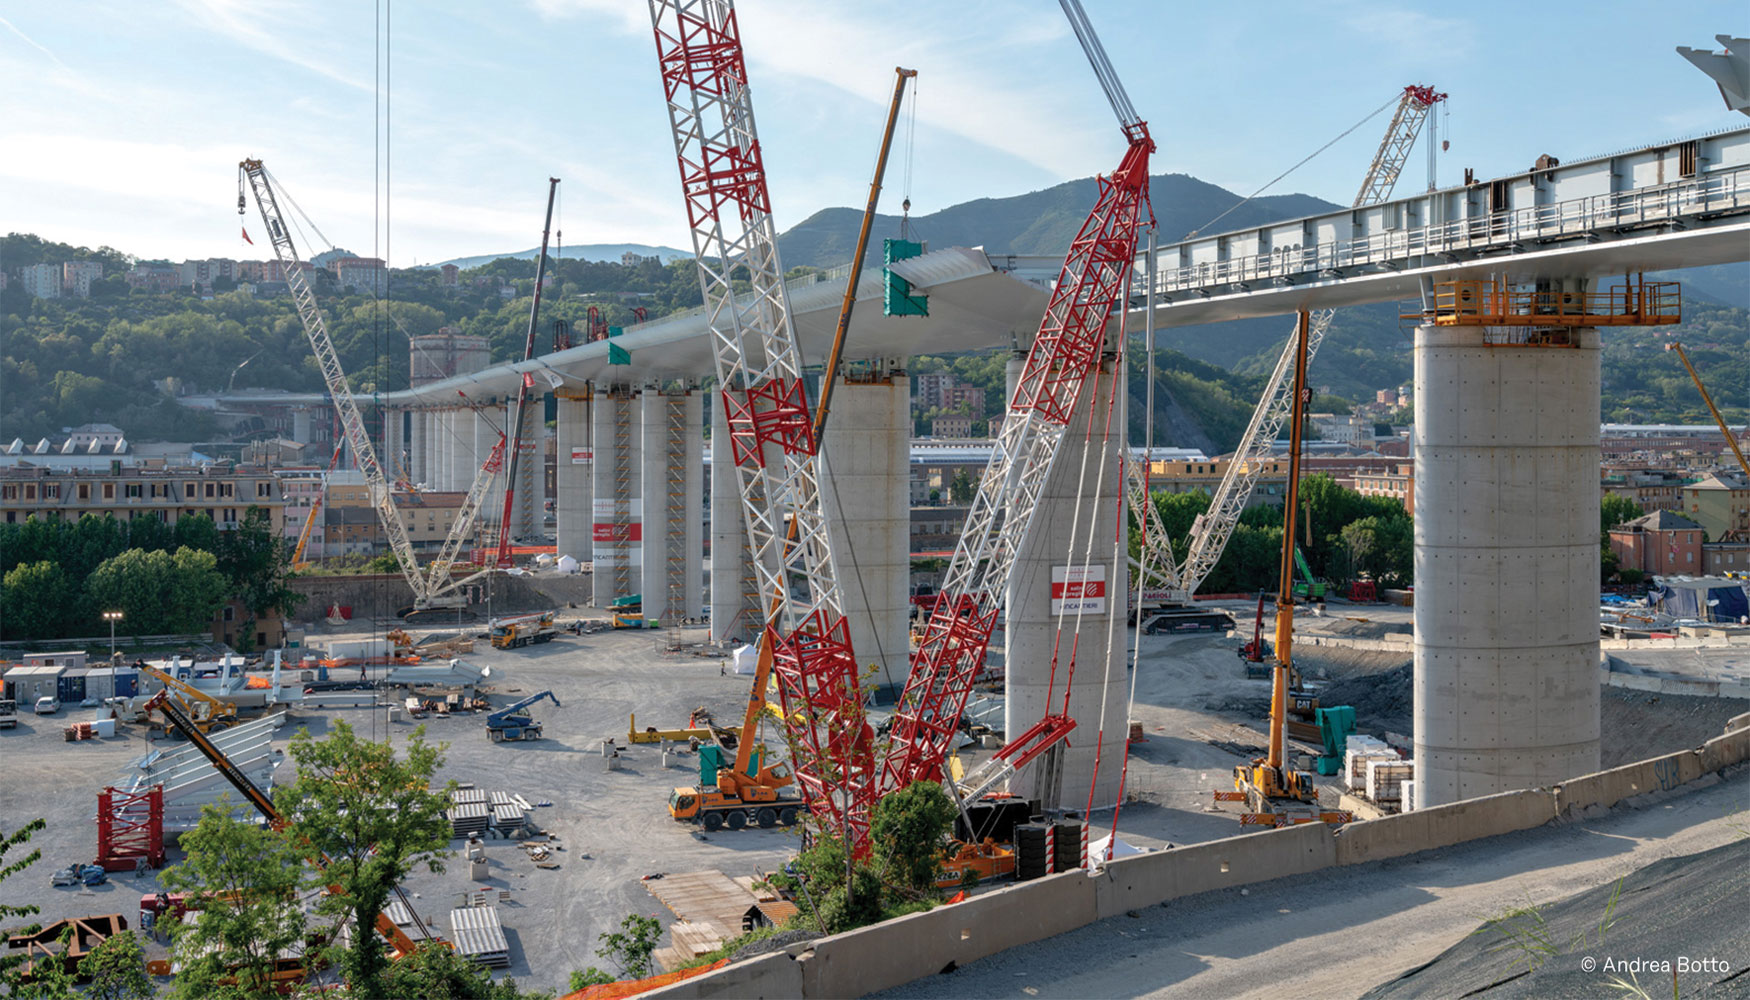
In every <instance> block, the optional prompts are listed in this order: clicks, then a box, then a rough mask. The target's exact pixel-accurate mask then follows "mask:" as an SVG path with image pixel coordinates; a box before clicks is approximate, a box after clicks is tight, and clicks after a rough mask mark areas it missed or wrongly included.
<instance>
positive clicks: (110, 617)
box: [103, 611, 122, 660]
mask: <svg viewBox="0 0 1750 1000" xmlns="http://www.w3.org/2000/svg"><path fill="white" fill-rule="evenodd" d="M103 620H104V621H106V622H109V658H110V659H112V660H113V659H115V623H116V622H119V621H121V620H122V613H121V612H120V611H105V612H104V613H103Z"/></svg>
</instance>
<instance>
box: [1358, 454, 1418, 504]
mask: <svg viewBox="0 0 1750 1000" xmlns="http://www.w3.org/2000/svg"><path fill="white" fill-rule="evenodd" d="M1352 488H1353V489H1354V490H1355V492H1357V493H1359V494H1361V495H1362V496H1364V497H1391V498H1393V499H1395V500H1397V501H1398V502H1399V503H1401V504H1403V505H1404V513H1406V514H1408V515H1410V516H1411V517H1415V516H1416V467H1415V466H1414V465H1411V464H1409V463H1407V462H1406V463H1401V464H1398V465H1394V466H1392V468H1391V471H1389V472H1357V473H1355V478H1354V486H1353V487H1352Z"/></svg>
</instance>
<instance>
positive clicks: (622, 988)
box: [560, 958, 729, 1000]
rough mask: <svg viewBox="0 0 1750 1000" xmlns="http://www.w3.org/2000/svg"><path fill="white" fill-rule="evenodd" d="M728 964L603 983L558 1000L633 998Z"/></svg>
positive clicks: (720, 961)
mask: <svg viewBox="0 0 1750 1000" xmlns="http://www.w3.org/2000/svg"><path fill="white" fill-rule="evenodd" d="M728 964H729V959H727V958H720V959H718V960H717V961H715V962H712V963H711V964H710V965H701V966H698V967H697V968H693V969H676V970H675V971H673V972H664V973H662V974H661V975H659V976H650V977H648V978H646V979H628V980H625V981H623V982H618V983H603V984H601V985H600V986H585V987H584V988H583V989H581V990H578V991H577V992H575V993H567V994H565V996H564V997H562V998H560V1000H619V998H621V997H635V996H637V995H638V994H640V993H648V992H650V991H651V990H655V989H661V988H662V987H664V986H673V985H674V984H675V983H678V982H681V981H682V980H685V979H691V978H693V977H694V976H702V975H704V974H705V973H707V972H715V971H717V970H718V969H721V968H723V967H724V966H725V965H728Z"/></svg>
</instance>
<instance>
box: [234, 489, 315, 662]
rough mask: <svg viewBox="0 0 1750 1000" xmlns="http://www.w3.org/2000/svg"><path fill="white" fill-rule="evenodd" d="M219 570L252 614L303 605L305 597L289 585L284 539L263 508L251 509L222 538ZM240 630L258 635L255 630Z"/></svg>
mask: <svg viewBox="0 0 1750 1000" xmlns="http://www.w3.org/2000/svg"><path fill="white" fill-rule="evenodd" d="M218 567H219V572H221V573H223V574H225V577H226V579H228V580H230V581H231V586H232V588H233V592H234V593H236V594H237V596H239V597H241V598H242V599H243V604H244V606H245V607H246V608H248V609H249V613H250V614H251V615H268V614H272V613H274V612H275V611H288V612H289V611H295V610H296V609H297V606H298V605H299V604H300V603H302V602H303V599H304V595H302V594H300V593H298V592H297V591H295V590H293V589H291V588H290V587H288V586H286V572H287V570H288V569H289V568H290V556H289V554H288V552H287V550H286V544H285V539H283V538H281V537H280V536H279V535H278V534H277V533H276V532H275V531H274V530H273V526H272V520H271V518H269V517H268V513H267V511H266V510H265V509H263V508H261V507H250V508H249V509H248V510H247V511H246V512H245V513H244V515H243V520H242V521H241V522H239V523H238V525H237V527H236V528H234V529H232V530H231V531H227V532H225V533H224V535H223V536H221V537H220V539H219V551H218ZM241 631H242V632H243V633H244V634H246V635H250V636H253V635H254V633H255V629H254V628H253V627H249V628H245V629H242V630H241Z"/></svg>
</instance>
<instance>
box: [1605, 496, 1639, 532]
mask: <svg viewBox="0 0 1750 1000" xmlns="http://www.w3.org/2000/svg"><path fill="white" fill-rule="evenodd" d="M1642 513H1643V511H1642V510H1641V505H1640V504H1638V503H1635V502H1634V501H1633V500H1630V499H1629V498H1628V497H1624V496H1617V495H1616V494H1614V493H1606V494H1604V495H1603V496H1602V497H1600V498H1599V500H1598V531H1599V534H1604V533H1606V532H1608V531H1610V529H1611V528H1614V527H1616V526H1617V525H1619V524H1627V523H1628V522H1630V521H1632V520H1634V519H1635V518H1637V517H1640V516H1641V514H1642Z"/></svg>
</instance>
